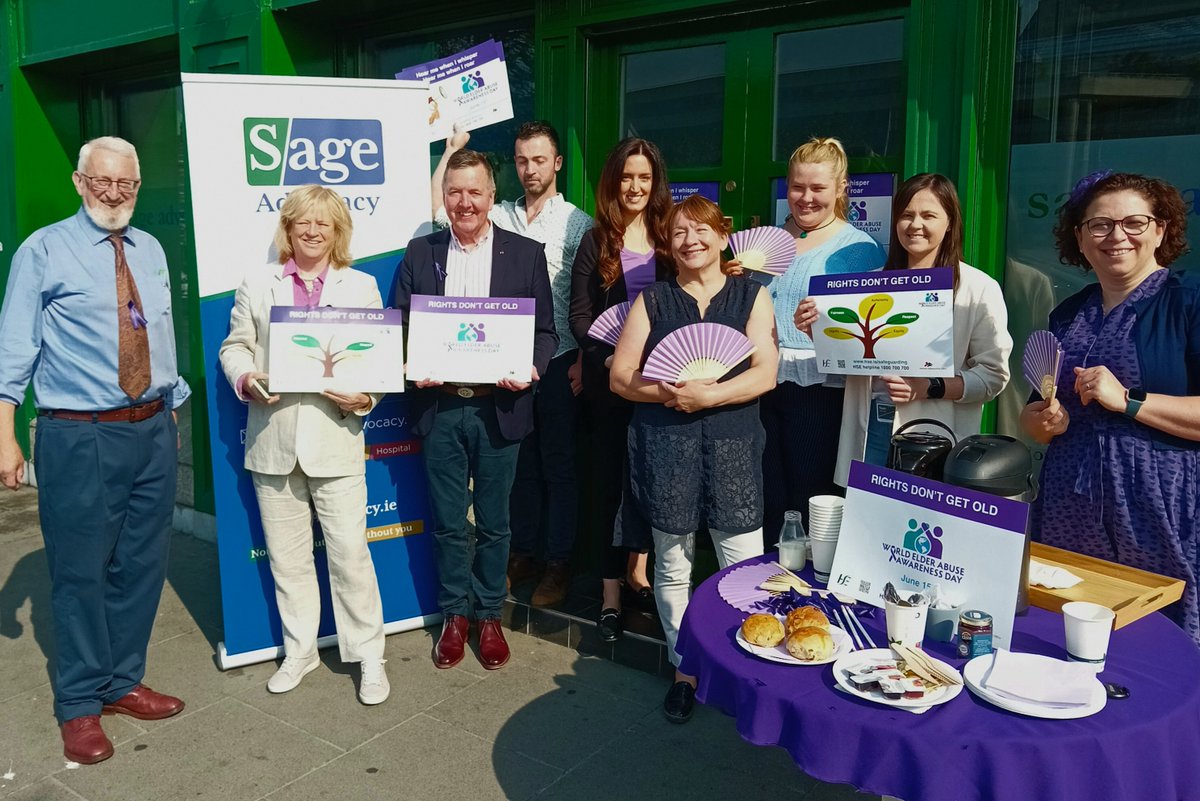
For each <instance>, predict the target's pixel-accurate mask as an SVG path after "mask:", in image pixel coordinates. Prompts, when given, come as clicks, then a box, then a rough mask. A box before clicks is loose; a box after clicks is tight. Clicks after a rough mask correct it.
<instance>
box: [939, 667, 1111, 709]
mask: <svg viewBox="0 0 1200 801" xmlns="http://www.w3.org/2000/svg"><path fill="white" fill-rule="evenodd" d="M992 659H993V654H983V655H981V656H977V657H975V658H974V659H972V660H971V661H970V662H968V663H967V664H966V665H964V666H963V679H964V680H965V681H966V683H967V687H968V688H969V689H970V690H971V692H973V693H975V694H976V695H978V696H979V697H980V698H982V699H983V700H985V701H987V702H988V703H989V704H995V705H996V706H998V707H1000V708H1001V709H1007V710H1008V711H1009V712H1016V713H1017V714H1018V715H1028V716H1029V717H1031V718H1049V719H1051V720H1071V719H1073V718H1086V717H1088V716H1089V715H1094V714H1096V713H1097V712H1099V711H1100V710H1101V709H1104V705H1105V704H1106V703H1108V693H1106V692H1105V691H1104V685H1103V684H1101V683H1100V680H1099V679H1096V680H1095V684H1094V685H1093V687H1092V700H1091V701H1089V702H1088V703H1087V704H1086V705H1084V706H1070V707H1053V706H1042V705H1041V704H1035V703H1033V702H1032V701H1018V700H1016V699H1015V698H1005V697H1004V696H1002V695H997V694H996V693H994V692H992V691H990V690H989V689H988V688H987V687H984V686H983V680H984V678H985V677H986V676H987V673H988V671H989V670H991V668H992Z"/></svg>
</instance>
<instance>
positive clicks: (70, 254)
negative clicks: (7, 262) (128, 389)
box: [0, 206, 191, 411]
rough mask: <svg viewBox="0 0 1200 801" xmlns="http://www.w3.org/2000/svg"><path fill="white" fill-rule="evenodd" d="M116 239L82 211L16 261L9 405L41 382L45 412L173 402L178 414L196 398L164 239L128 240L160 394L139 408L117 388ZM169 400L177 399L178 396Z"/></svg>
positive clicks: (0, 320) (38, 237)
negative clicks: (184, 366) (183, 358)
mask: <svg viewBox="0 0 1200 801" xmlns="http://www.w3.org/2000/svg"><path fill="white" fill-rule="evenodd" d="M109 234H110V232H109V231H106V230H104V229H103V228H101V227H100V226H98V225H96V224H95V223H94V222H92V219H91V218H90V217H88V216H87V213H86V212H85V211H84V210H83V207H82V206H81V207H80V209H79V211H78V212H76V213H75V216H73V217H68V218H67V219H65V220H61V221H59V222H56V223H54V224H53V225H48V226H46V227H45V228H42V229H40V230H38V231H36V232H34V233H33V235H32V236H30V237H29V238H28V239H26V240H25V242H24V243H22V245H21V247H20V248H18V249H17V252H16V253H15V254H14V255H13V260H12V269H11V271H10V273H9V276H8V287H7V289H6V290H5V292H4V305H3V307H2V308H0V401H6V402H8V403H12V404H15V405H18V406H19V405H20V404H21V403H22V401H23V400H24V398H25V388H26V387H27V386H28V385H29V382H30V379H31V378H32V380H33V393H34V397H35V399H36V401H37V405H38V407H39V408H41V409H70V410H75V411H102V410H105V409H116V408H120V407H123V406H129V405H131V404H133V403H145V402H148V401H153V400H157V399H159V398H164V397H165V398H166V400H167V402H168V403H169V404H170V405H171V408H172V409H174V408H177V407H178V406H179V405H180V404H182V403H183V402H184V401H185V400H187V398H188V396H189V395H191V389H190V388H189V387H188V385H187V382H186V381H184V380H183V378H182V377H181V376H180V375H179V369H178V366H177V363H176V361H175V327H174V324H173V321H172V318H171V281H170V274H169V272H168V270H167V257H166V254H164V253H163V249H162V246H161V245H160V244H159V243H158V240H156V239H155V238H154V237H152V236H151V235H150V234H148V233H146V232H145V231H141V230H138V229H137V228H133V227H127V228H126V229H125V231H124V232H123V233H122V238H123V239H124V241H125V258H126V261H128V263H129V269H130V271H131V273H132V275H133V279H134V281H135V282H136V283H137V287H138V294H139V295H140V296H141V300H142V313H143V315H144V316H145V318H146V330H147V335H148V338H149V342H150V388H149V389H147V390H146V392H145V393H144V394H143V395H142V396H141V397H140V398H138V399H136V400H133V401H131V400H130V399H129V396H128V395H126V394H125V393H124V391H122V389H121V387H120V386H119V385H118V383H117V337H118V322H117V285H116V273H115V258H116V254H115V251H114V249H113V243H112V242H111V241H110V240H109V239H108V237H109ZM168 396H169V397H168Z"/></svg>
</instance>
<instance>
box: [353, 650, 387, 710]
mask: <svg viewBox="0 0 1200 801" xmlns="http://www.w3.org/2000/svg"><path fill="white" fill-rule="evenodd" d="M384 662H387V660H386V659H364V660H363V661H362V662H360V663H359V667H360V668H361V670H362V678H361V680H360V681H359V684H358V700H360V701H362V702H363V703H364V704H366V705H368V706H372V705H374V704H382V703H383V702H384V701H386V700H387V697H388V694H389V693H391V691H392V685H390V684H388V677H387V672H386V671H384V669H383V663H384Z"/></svg>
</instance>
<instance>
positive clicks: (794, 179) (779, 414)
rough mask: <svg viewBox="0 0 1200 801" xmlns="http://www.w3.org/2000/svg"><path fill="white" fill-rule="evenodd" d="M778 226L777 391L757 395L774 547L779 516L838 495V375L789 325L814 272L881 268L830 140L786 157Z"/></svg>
mask: <svg viewBox="0 0 1200 801" xmlns="http://www.w3.org/2000/svg"><path fill="white" fill-rule="evenodd" d="M787 178H788V188H787V203H788V211H789V212H790V213H789V215H788V218H787V222H785V223H784V226H783V227H784V229H785V230H786V231H788V233H790V234H792V236H794V237H795V239H796V256H795V258H794V259H793V260H792V263H791V265H790V266H789V267H788V269H787V272H785V273H784V274H783V275H781V276H779V277H777V278H773V279H770V280H769V283H768V284H767V286H768V288H769V289H770V293H771V300H772V302H773V303H774V306H775V326H776V329H777V331H778V333H779V356H780V358H779V386H777V387H776V388H775V389H773V390H772V391H771V392H769V393H767V394H766V395H765V396H763V400H762V422H763V426H764V427H765V428H766V431H767V449H766V453H765V454H764V456H763V478H764V481H765V485H764V487H763V494H764V498H765V501H766V517H765V521H764V524H765V526H766V540H767V545H768V547H769V546H771V545H773V544H774V543H775V541H776V540H777V539H778V536H779V529H780V527H781V526H782V525H783V513H784V512H785V511H787V510H788V509H797V510H800V511H801V512H802V513H803V515H804V517H805V518H806V519H807V517H808V499H809V498H811V497H812V496H813V495H822V494H828V493H834V492H837V491H838V490H837V487H836V486H835V485H834V483H833V472H834V465H835V463H836V461H837V447H838V431H839V429H840V427H841V420H842V386H843V382H842V377H841V376H838V375H832V376H826V375H825V374H823V373H822V372H821V371H820V370H819V369H818V367H817V355H816V351H815V350H814V349H813V342H812V339H810V338H809V336H808V335H807V334H805V333H802V332H801V331H800V330H798V329H797V328H796V326H795V325H794V324H793V323H792V317H793V313H794V312H795V310H796V306H797V305H798V304H799V303H800V300H801V299H802V298H805V297H807V296H808V281H809V279H810V278H811V277H812V276H814V275H824V274H828V273H861V272H869V271H870V270H875V269H878V268H879V267H881V266H883V261H884V252H883V249H882V248H881V247H880V246H879V245H878V244H877V243H876V242H875V240H873V239H871V237H870V236H868V235H867V234H865V233H863V232H862V231H859V230H858V229H857V228H855V227H854V226H853V225H850V223H849V222H848V221H847V220H848V216H849V207H850V200H849V186H850V184H849V175H848V173H847V163H846V151H845V150H844V149H843V148H842V143H841V142H839V141H838V140H837V139H833V138H829V137H826V138H816V139H810V140H809V141H808V142H806V143H805V144H803V145H801V146H800V147H798V148H796V150H795V152H793V153H792V156H791V158H790V159H789V160H788V176H787Z"/></svg>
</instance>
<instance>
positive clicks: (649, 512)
mask: <svg viewBox="0 0 1200 801" xmlns="http://www.w3.org/2000/svg"><path fill="white" fill-rule="evenodd" d="M669 230H670V232H671V255H672V256H673V258H674V260H675V264H676V266H677V268H678V271H679V272H678V275H677V277H676V278H673V279H670V280H667V281H659V282H657V283H655V284H652V285H651V286H650V287H648V288H647V289H646V290H645V291H644V292H642V294H641V295H640V296H639V297H638V299H637V300H635V301H634V303H633V308H632V309H630V312H629V319H628V320H626V322H625V330H624V331H623V332H622V333H621V339H620V341H619V342H618V343H617V350H616V354H615V355H614V356H613V364H612V378H611V386H612V389H613V391H614V392H616V393H617V394H619V395H620V396H621V397H623V398H626V399H628V400H630V401H633V402H634V411H633V420H632V422H631V423H630V426H629V440H628V441H629V489H628V490H627V492H626V496H625V499H624V503H625V504H627V505H630V506H632V507H633V509H636V511H637V512H638V513H639V514H640V515H641V516H642V517H643V518H644V519H645V520H646V521H648V522H649V524H650V526H651V527H652V532H653V536H654V554H655V559H654V595H655V598H656V599H657V601H658V615H659V619H660V620H661V621H662V626H663V632H664V633H665V634H666V640H667V654H668V656H669V657H670V659H671V663H672V664H674V665H676V666H677V667H678V665H679V654H678V653H677V652H676V651H675V642H676V640H677V638H678V636H679V625H680V623H681V622H682V621H683V614H684V611H685V610H686V609H687V605H688V599H689V597H690V595H691V575H692V558H693V554H694V552H695V532H696V531H697V530H698V529H699V528H701V527H707V528H708V531H709V533H710V534H711V535H712V540H713V544H714V545H716V550H717V561H718V563H719V564H720V565H721V567H722V568H725V567H728V566H729V565H731V564H734V563H735V562H740V561H742V560H744V559H749V558H750V557H752V556H758V555H761V554H762V552H763V537H762V533H763V532H762V472H761V470H762V452H763V444H764V443H763V440H764V437H765V435H764V432H763V427H762V423H761V422H760V421H759V416H758V398H759V396H760V395H762V394H763V393H764V392H767V391H769V390H770V389H771V388H772V387H774V386H775V374H776V371H777V369H778V364H779V354H778V351H777V350H776V348H775V331H774V327H775V326H774V313H773V311H772V309H771V301H770V300H769V299H768V297H767V292H766V291H765V290H764V289H763V288H762V287H761V286H759V285H758V284H757V283H754V282H752V281H750V280H748V279H745V278H741V277H735V276H726V275H725V274H724V273H722V272H721V252H722V251H723V250H724V249H725V248H726V247H727V246H728V244H729V227H728V224H727V223H726V222H725V217H724V216H723V215H722V214H721V210H720V209H719V208H717V205H716V204H715V203H713V202H712V201H710V200H707V199H705V198H703V197H701V196H700V195H692V196H691V197H689V198H687V199H686V200H684V201H683V202H682V203H680V204H679V205H678V206H676V207H675V209H674V211H673V212H672V213H671V218H670V229H669ZM702 321H703V322H711V323H720V324H723V325H726V326H729V327H730V328H733V329H735V330H737V331H740V332H742V333H744V334H745V335H746V337H747V338H749V340H750V342H751V343H752V344H753V345H754V348H755V350H754V351H753V353H752V354H751V355H750V357H749V359H748V360H746V361H742V362H740V363H739V364H738V365H737V366H736V367H734V368H733V369H732V370H730V371H729V372H728V373H726V375H725V376H724V377H722V378H721V379H720V380H717V381H714V380H711V379H710V380H694V381H682V382H677V383H674V384H671V383H667V382H665V381H658V382H652V381H647V380H645V379H643V378H642V375H641V370H642V369H643V368H644V366H645V362H646V358H647V356H648V355H649V354H650V352H651V351H652V350H653V349H654V347H655V346H656V345H658V344H659V343H660V342H662V341H663V339H664V338H665V337H666V336H667V335H668V334H670V333H671V332H673V331H676V330H678V329H680V328H682V327H684V326H687V325H689V324H692V323H699V322H702ZM695 690H696V679H695V678H694V677H692V676H686V675H684V674H682V673H680V672H679V671H678V670H676V672H675V683H674V684H673V685H672V686H671V689H670V691H669V692H668V693H667V697H666V701H665V703H664V704H663V712H664V714H665V715H666V717H667V719H668V720H670V721H671V722H673V723H684V722H686V721H687V720H688V719H689V718H690V717H691V714H692V705H693V701H694V695H695Z"/></svg>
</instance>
